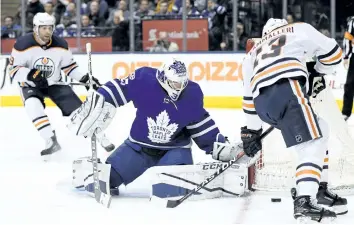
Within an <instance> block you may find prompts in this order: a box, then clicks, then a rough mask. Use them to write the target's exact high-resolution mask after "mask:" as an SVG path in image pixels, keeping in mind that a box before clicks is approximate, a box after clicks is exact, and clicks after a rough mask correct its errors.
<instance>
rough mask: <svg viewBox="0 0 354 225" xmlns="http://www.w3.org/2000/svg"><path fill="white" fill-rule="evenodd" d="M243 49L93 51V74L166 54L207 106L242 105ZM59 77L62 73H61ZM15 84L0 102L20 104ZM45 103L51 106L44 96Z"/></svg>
mask: <svg viewBox="0 0 354 225" xmlns="http://www.w3.org/2000/svg"><path fill="white" fill-rule="evenodd" d="M244 56H245V54H244V53H233V54H231V53H214V54H210V53H208V54H200V53H195V54H194V53H188V54H187V53H186V54H182V53H178V54H93V55H92V70H93V75H94V76H95V77H97V78H98V79H99V80H100V81H101V83H104V82H106V81H109V80H111V79H112V78H125V77H127V76H129V75H130V74H132V73H133V72H134V70H136V69H137V68H140V67H143V66H151V67H155V68H158V67H160V66H161V65H162V62H163V61H164V60H165V59H166V58H167V57H176V58H179V59H181V60H183V61H184V62H185V63H186V66H187V69H188V72H189V78H190V80H192V81H194V82H197V83H198V84H199V85H200V87H201V89H202V90H203V92H204V105H205V107H206V108H241V107H242V96H243V94H242V91H243V90H242V85H243V84H242V73H241V63H242V60H243V57H244ZM74 58H75V60H76V62H77V63H78V65H79V70H80V71H81V72H82V73H86V72H87V57H86V55H74ZM62 77H65V75H64V74H62ZM328 77H329V80H330V83H331V86H332V88H334V89H333V93H334V96H335V98H336V100H337V103H338V105H339V106H340V107H341V105H342V96H343V85H344V82H345V77H346V71H345V69H344V67H343V68H341V70H340V71H339V72H338V74H337V75H336V76H328ZM75 92H76V93H77V94H78V95H79V96H80V98H81V99H85V95H86V93H87V92H86V89H85V88H83V87H75ZM22 105H23V103H22V100H21V97H20V94H19V88H18V85H17V84H12V85H11V84H10V82H9V79H8V77H7V78H6V82H5V86H4V88H3V89H2V90H0V106H2V107H8V106H22ZM47 106H54V104H53V102H51V101H50V100H47Z"/></svg>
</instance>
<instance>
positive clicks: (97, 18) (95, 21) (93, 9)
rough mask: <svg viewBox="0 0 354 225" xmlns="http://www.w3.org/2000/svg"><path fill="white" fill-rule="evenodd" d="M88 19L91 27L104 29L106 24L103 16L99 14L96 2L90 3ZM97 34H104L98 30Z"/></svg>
mask: <svg viewBox="0 0 354 225" xmlns="http://www.w3.org/2000/svg"><path fill="white" fill-rule="evenodd" d="M88 16H89V19H90V20H91V21H92V25H93V26H95V28H101V27H104V25H105V23H106V18H105V17H104V15H103V14H100V13H99V4H98V2H97V1H92V2H91V4H90V14H88ZM99 33H104V30H100V32H99Z"/></svg>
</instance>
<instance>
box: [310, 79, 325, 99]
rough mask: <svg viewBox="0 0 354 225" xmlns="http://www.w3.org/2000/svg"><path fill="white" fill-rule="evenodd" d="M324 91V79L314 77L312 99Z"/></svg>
mask: <svg viewBox="0 0 354 225" xmlns="http://www.w3.org/2000/svg"><path fill="white" fill-rule="evenodd" d="M324 89H326V80H325V78H324V77H315V78H314V82H313V90H312V95H311V97H312V98H316V97H317V95H318V94H319V93H320V92H321V91H323V90H324Z"/></svg>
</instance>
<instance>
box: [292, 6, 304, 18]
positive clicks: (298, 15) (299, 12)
mask: <svg viewBox="0 0 354 225" xmlns="http://www.w3.org/2000/svg"><path fill="white" fill-rule="evenodd" d="M293 15H294V22H303V17H302V9H301V6H300V5H294V7H293Z"/></svg>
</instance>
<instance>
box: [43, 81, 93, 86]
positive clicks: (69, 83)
mask: <svg viewBox="0 0 354 225" xmlns="http://www.w3.org/2000/svg"><path fill="white" fill-rule="evenodd" d="M48 84H49V85H75V86H89V85H90V84H88V83H86V84H85V83H77V82H76V83H75V82H70V81H68V82H64V81H57V82H55V81H54V82H52V81H48Z"/></svg>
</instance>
